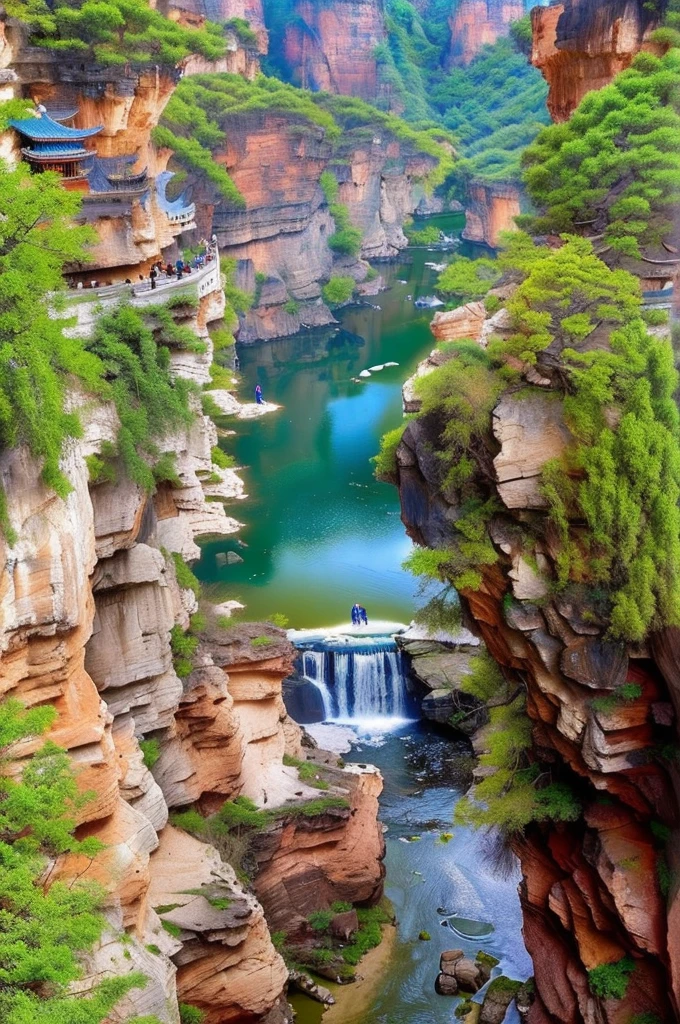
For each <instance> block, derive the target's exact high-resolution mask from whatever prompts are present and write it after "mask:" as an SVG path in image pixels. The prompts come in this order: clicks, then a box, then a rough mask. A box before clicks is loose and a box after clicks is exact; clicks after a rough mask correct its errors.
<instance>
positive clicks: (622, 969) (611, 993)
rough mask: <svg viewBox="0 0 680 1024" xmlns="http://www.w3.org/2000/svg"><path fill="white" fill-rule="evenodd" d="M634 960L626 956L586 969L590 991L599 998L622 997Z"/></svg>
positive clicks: (633, 966)
mask: <svg viewBox="0 0 680 1024" xmlns="http://www.w3.org/2000/svg"><path fill="white" fill-rule="evenodd" d="M634 970H635V963H634V961H633V960H632V959H631V958H630V957H628V956H626V957H624V958H623V959H622V960H618V961H617V962H616V963H613V964H601V965H600V966H599V967H593V969H592V970H590V971H588V985H589V987H590V991H591V992H592V993H593V995H595V996H599V998H600V999H623V997H624V996H625V994H626V990H627V989H628V982H629V980H630V975H631V974H632V973H633V971H634Z"/></svg>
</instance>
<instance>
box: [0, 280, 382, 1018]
mask: <svg viewBox="0 0 680 1024" xmlns="http://www.w3.org/2000/svg"><path fill="white" fill-rule="evenodd" d="M218 295H219V298H217V299H216V298H215V296H208V297H207V298H205V299H203V300H201V302H200V303H199V307H198V310H197V311H195V312H194V321H193V323H194V328H195V330H196V331H197V333H199V334H200V335H201V337H202V339H203V340H204V343H205V344H206V346H207V347H208V352H207V356H206V354H205V353H201V354H191V353H184V355H183V356H182V358H181V359H180V360H178V361H177V362H176V364H175V365H176V370H177V372H184V373H185V374H186V375H187V376H191V377H193V378H194V379H198V380H200V379H201V374H202V372H203V371H202V370H201V366H202V364H203V362H204V360H205V358H207V360H208V363H209V362H210V358H211V350H210V341H209V336H208V334H207V330H206V325H207V323H208V322H210V321H214V320H218V319H219V318H220V317H221V316H222V314H223V312H224V299H223V295H222V293H221V292H219V293H218ZM220 299H221V301H220ZM87 328H88V318H87V316H84V317H83V316H81V320H80V326H79V328H76V329H79V330H80V331H81V332H82V331H85V330H87ZM192 360H194V361H195V363H196V364H197V365H196V366H195V367H193V368H192V367H191V365H190V364H191V361H192ZM74 401H76V402H77V403H78V404H79V405H81V406H82V408H81V413H82V418H83V426H84V431H83V437H82V438H81V439H80V440H79V441H78V442H77V443H74V444H73V445H72V446H71V448H70V449H69V451H68V454H67V455H66V457H65V459H64V467H63V468H64V472H65V474H66V476H67V478H68V480H69V482H70V484H71V487H72V490H71V492H70V493H69V495H68V496H67V497H66V498H65V499H61V498H58V497H56V496H55V495H54V494H53V493H52V492H50V491H49V490H48V489H47V488H46V487H45V486H44V485H43V484H42V483H41V480H40V472H39V466H38V465H37V464H36V463H35V462H34V461H33V460H32V459H31V458H29V457H28V455H27V454H26V452H25V451H24V450H23V449H16V450H12V451H6V452H5V453H4V454H3V456H2V459H1V460H0V476H1V478H2V485H3V487H4V488H5V493H6V494H7V495H8V516H9V521H10V523H11V525H12V527H13V529H14V531H15V532H16V535H17V538H18V539H17V541H16V543H14V544H12V545H8V543H7V542H6V541H2V542H1V543H2V554H3V559H4V564H5V572H4V573H3V577H2V581H3V582H2V589H1V591H0V652H1V655H0V680H1V686H0V692H1V693H2V696H3V697H7V696H14V697H18V698H19V699H20V700H21V701H22V702H23V703H25V704H26V705H28V706H35V705H38V704H43V703H51V704H54V706H55V707H56V709H57V712H58V719H57V722H56V724H55V726H54V728H53V730H52V732H51V734H50V738H51V739H53V740H55V741H56V742H57V743H58V744H60V745H61V746H63V747H64V748H65V749H66V750H67V751H68V752H69V754H70V755H71V758H72V761H73V764H74V767H75V769H76V773H77V779H78V783H79V786H81V787H82V789H83V790H87V791H91V792H92V793H93V794H94V797H93V799H91V800H89V801H88V802H87V803H86V804H85V805H84V806H83V807H82V808H81V809H80V810H79V813H78V824H79V835H80V837H81V838H82V837H84V836H89V835H91V836H95V837H97V838H98V839H99V840H100V841H101V842H102V843H103V844H104V849H103V851H102V852H101V853H100V854H98V855H97V856H96V857H95V858H94V859H89V858H85V857H82V856H67V857H65V858H60V859H59V860H58V861H57V862H56V863H54V864H53V865H51V866H50V869H49V877H50V878H54V877H56V876H61V877H67V878H73V877H78V878H79V879H81V880H93V881H97V882H99V883H101V884H102V885H103V886H104V888H105V889H106V891H107V894H108V896H107V903H106V916H107V918H108V922H109V928H108V929H107V931H106V932H105V934H104V936H103V937H102V940H101V942H100V943H99V945H98V947H97V948H96V949H95V951H94V952H93V953H92V955H91V956H90V958H89V960H88V963H87V965H86V968H87V973H86V977H85V978H84V980H83V981H82V982H80V983H79V985H80V987H81V989H82V990H83V991H86V990H87V989H88V988H89V987H90V986H91V985H92V984H94V983H95V981H98V980H100V979H101V978H102V977H106V976H117V975H125V974H127V973H129V972H130V971H131V970H135V969H138V970H140V971H141V972H142V973H143V974H144V975H145V977H146V978H147V983H146V985H145V987H144V988H140V989H134V990H132V991H131V992H130V993H129V994H128V995H127V996H126V997H125V998H124V999H123V1000H122V1001H121V1002H120V1004H119V1005H118V1006H117V1007H116V1010H115V1012H114V1013H113V1014H112V1015H111V1016H110V1018H109V1019H110V1020H111V1022H112V1024H115V1022H116V1021H123V1020H127V1019H128V1018H129V1017H131V1016H138V1015H146V1014H154V1015H156V1016H157V1017H158V1019H159V1020H161V1021H162V1022H163V1024H179V1012H178V1003H179V1002H185V1003H190V1004H192V1005H195V1006H197V1007H199V1008H200V1009H201V1010H202V1011H203V1012H204V1013H205V1019H206V1021H208V1022H210V1024H224V1022H226V1021H245V1020H252V1021H255V1020H261V1019H264V1018H265V1017H266V1018H267V1020H268V1021H269V1022H270V1024H272V1022H274V1021H280V1020H284V1019H288V1009H287V1005H286V1002H285V989H286V985H287V980H288V971H287V969H286V967H285V965H284V963H283V960H282V959H281V957H280V956H279V954H278V953H277V952H276V951H275V949H274V947H273V945H272V942H271V939H270V933H269V927H268V924H267V921H266V920H265V916H264V910H263V907H262V903H261V902H259V901H258V898H257V896H256V895H255V894H254V893H253V891H252V890H247V889H245V888H244V886H243V884H242V883H241V882H239V881H238V880H237V878H236V875H235V873H234V870H233V869H232V867H231V866H230V864H229V863H228V860H227V859H226V853H225V854H224V856H223V855H221V854H220V853H219V852H218V851H217V850H216V849H214V848H213V847H212V846H211V845H210V844H207V843H205V842H202V841H199V840H198V839H195V838H193V837H192V836H190V835H188V834H187V833H186V832H183V831H181V830H178V829H175V828H172V827H171V826H170V825H168V814H169V809H171V808H173V807H186V806H187V805H190V804H191V805H198V806H201V807H202V808H205V810H206V811H207V812H209V811H211V810H215V809H217V808H218V807H219V806H220V805H221V804H222V803H223V802H224V800H225V799H226V798H233V797H235V796H238V795H244V796H249V797H250V798H252V799H253V800H255V801H256V802H257V803H258V804H260V805H263V804H267V805H268V806H270V807H276V806H279V805H282V804H288V803H290V802H292V803H293V804H295V803H297V802H299V801H300V799H302V800H309V799H310V798H313V797H316V796H318V792H317V791H316V790H314V789H310V788H309V787H308V786H306V785H304V784H302V783H301V782H300V780H299V779H298V774H297V769H296V768H290V767H285V766H284V764H283V756H284V754H288V755H290V756H292V757H294V758H297V757H300V756H303V757H304V754H303V752H302V750H301V746H300V730H299V728H298V727H297V726H295V725H294V723H292V722H291V721H290V720H289V719H288V717H287V715H286V712H285V708H284V705H283V700H282V697H281V685H282V681H283V679H284V677H285V676H286V675H288V673H289V672H290V668H291V664H292V655H293V649H292V647H291V645H290V644H289V643H288V641H287V640H286V638H285V635H284V634H283V633H282V631H281V630H278V629H275V628H274V627H272V626H267V625H266V624H256V625H254V626H248V625H241V626H239V627H235V628H233V629H231V630H228V631H225V630H224V629H223V628H222V626H221V625H219V624H218V619H217V618H216V617H215V616H214V615H213V616H212V617H211V618H210V620H209V621H210V623H211V625H209V626H208V627H207V628H203V627H200V628H202V629H203V633H202V634H201V642H200V645H199V647H198V650H197V652H196V654H195V656H194V659H193V667H192V670H191V671H190V673H189V674H188V675H187V674H186V672H185V671H182V673H181V676H180V675H178V674H177V671H176V670H175V657H174V655H173V647H172V637H171V630H173V628H175V627H177V628H179V629H180V630H181V631H184V630H186V629H187V628H189V627H190V625H191V622H192V621H193V620H191V618H190V617H191V615H192V614H193V613H194V612H195V611H196V610H197V600H196V596H195V594H194V592H193V591H192V590H191V589H187V588H186V587H183V586H182V585H181V584H180V583H179V582H178V578H177V566H176V562H175V559H174V557H173V553H176V554H178V555H183V556H184V557H185V558H188V559H192V558H195V557H196V556H197V555H198V548H197V546H196V538H197V537H199V536H203V535H212V536H215V535H218V534H219V533H224V532H231V531H232V530H234V529H237V528H238V523H236V521H235V520H233V519H232V518H231V517H229V516H228V515H227V513H226V511H225V508H224V506H223V504H222V503H221V502H219V501H217V502H216V501H208V500H206V495H207V494H210V493H211V491H212V490H213V489H214V476H215V474H216V473H221V474H222V475H223V476H224V475H225V474H229V473H232V474H233V471H230V470H219V469H218V467H216V466H214V465H213V464H212V459H211V449H212V448H213V447H214V445H215V444H216V442H217V436H216V431H215V427H214V425H213V424H212V423H211V421H210V420H208V419H207V418H206V417H204V416H202V415H200V414H199V413H197V415H196V417H195V420H194V423H193V424H192V426H191V427H190V428H188V429H187V430H186V431H183V432H180V433H178V434H177V435H176V436H175V437H172V438H170V437H168V438H165V439H164V444H165V445H166V446H167V447H168V448H169V449H170V450H172V451H174V452H175V453H176V469H177V479H176V480H173V481H172V482H171V483H165V484H163V485H161V486H160V487H159V489H158V490H157V492H156V493H155V494H154V495H153V496H150V495H148V494H146V493H144V492H142V491H141V489H140V488H139V487H138V486H137V485H135V484H133V483H132V482H130V481H129V480H127V478H126V477H125V474H124V472H123V470H122V467H119V469H120V472H119V474H118V478H117V480H116V481H114V482H102V483H93V482H91V481H90V480H89V479H88V466H87V462H86V459H87V457H88V456H89V455H92V454H94V453H97V452H99V451H100V450H101V448H102V444H103V443H104V442H112V441H114V440H115V438H116V436H117V430H118V421H117V416H116V413H115V409H114V408H113V407H112V406H109V405H99V406H96V405H92V403H89V402H85V404H82V400H80V401H79V400H78V399H77V398H76V397H74ZM192 628H193V627H192ZM196 628H199V627H196ZM255 638H257V641H258V642H257V644H255V643H253V640H254V639H255ZM141 739H147V740H154V741H155V745H156V751H157V757H156V758H155V759H154V763H153V764H152V765H151V767H152V769H153V771H151V770H149V768H148V767H146V765H145V757H144V756H143V753H142V748H140V745H139V741H140V740H141ZM33 749H34V743H32V742H28V741H25V742H23V743H22V744H20V745H18V746H17V748H16V749H15V750H14V751H13V754H14V757H15V759H16V761H17V763H18V764H20V763H21V761H22V760H23V759H24V758H25V757H27V756H28V755H29V754H30V753H31V752H32V750H33ZM336 774H337V778H336V780H335V784H334V792H335V793H337V794H338V797H339V796H340V795H341V796H342V798H343V800H342V803H343V807H344V806H345V802H346V804H347V810H346V811H343V812H342V813H340V814H339V815H337V814H336V817H335V819H333V820H331V821H329V820H327V819H324V818H319V819H315V820H312V819H309V821H307V819H305V821H306V823H307V827H306V828H304V827H302V826H301V825H299V824H298V825H295V826H293V827H292V828H288V829H286V827H285V825H282V826H280V827H279V831H278V833H277V834H276V836H274V837H273V838H272V840H271V842H270V847H269V849H268V851H267V852H266V855H265V854H263V858H264V861H266V869H265V868H264V867H263V871H262V879H263V881H262V882H261V883H258V884H261V885H262V889H263V899H265V897H266V896H267V894H268V893H269V892H272V893H275V894H276V893H281V892H284V893H288V897H287V899H286V898H284V899H282V898H281V896H280V895H279V896H277V897H276V899H272V907H273V914H274V917H275V918H276V919H277V921H285V924H286V926H289V925H290V923H291V921H292V922H293V923H294V922H296V921H297V920H298V919H299V914H300V907H302V904H301V903H299V902H298V900H297V898H296V897H293V896H292V893H294V892H296V886H298V887H300V886H302V887H304V884H305V879H306V880H309V878H310V872H311V877H312V879H313V883H314V890H313V894H312V896H311V900H310V901H308V902H310V906H311V907H312V909H318V908H321V907H324V906H326V905H327V903H328V902H329V901H331V900H333V899H337V898H353V899H357V900H370V899H371V898H373V897H374V896H375V895H376V893H379V891H380V888H381V882H382V873H383V871H382V866H381V857H382V852H383V851H382V834H381V832H380V830H379V827H378V824H377V820H376V813H377V795H378V793H379V791H380V778H379V776H377V775H373V774H371V773H366V774H365V776H364V775H361V776H356V775H354V774H351V773H349V772H348V773H345V772H342V771H339V770H338V771H337V772H336ZM345 796H346V797H347V799H346V801H345ZM356 844H360V845H362V848H363V849H364V851H365V856H364V857H363V859H362V860H361V862H359V861H357V859H356V857H353V858H352V865H353V867H352V871H351V877H349V878H348V861H349V858H348V856H347V853H348V850H350V849H353V847H354V846H355V845H356ZM265 902H266V900H265ZM277 915H278V916H277ZM163 922H165V924H164V923H163ZM123 931H124V932H125V933H126V934H125V935H124V936H123V939H124V941H123V940H122V939H121V933H122V932H123Z"/></svg>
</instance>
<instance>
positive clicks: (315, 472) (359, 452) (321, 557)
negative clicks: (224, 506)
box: [196, 214, 463, 627]
mask: <svg viewBox="0 0 680 1024" xmlns="http://www.w3.org/2000/svg"><path fill="white" fill-rule="evenodd" d="M432 220H433V219H432V218H431V219H430V220H429V223H432ZM434 221H435V223H436V224H437V225H438V226H441V227H442V228H443V229H444V230H445V231H446V232H447V234H453V233H459V232H460V231H461V230H462V227H463V218H462V217H461V216H460V215H451V214H449V215H444V216H441V217H437V218H434ZM409 255H410V256H411V257H412V262H400V263H396V264H395V263H392V264H388V265H381V266H380V267H379V269H380V272H381V274H382V275H383V277H384V279H385V281H386V283H387V284H388V285H389V290H388V291H386V292H382V293H380V294H379V295H377V296H375V297H372V298H370V299H369V300H368V302H370V303H372V304H373V305H377V306H380V307H381V308H380V309H373V308H371V307H370V306H368V305H360V306H350V307H348V308H346V309H343V310H342V311H341V312H340V314H339V319H340V326H339V327H331V328H324V329H321V330H315V331H305V332H301V333H300V334H297V335H295V336H294V337H291V338H282V339H280V340H278V341H271V342H261V343H259V344H256V345H251V346H247V347H240V348H239V357H240V361H241V373H242V377H243V385H242V388H241V396H242V398H244V399H245V400H247V401H252V395H253V391H254V388H255V384H256V383H257V382H258V381H259V383H260V384H261V386H262V389H263V393H264V397H265V399H267V400H268V401H272V402H276V403H277V404H279V405H281V406H283V408H282V409H281V410H280V411H279V412H274V413H271V414H269V415H267V416H264V417H262V418H261V419H256V420H246V421H240V422H239V423H238V425H237V436H236V437H235V438H234V439H233V440H232V439H227V441H224V442H222V444H223V446H224V447H225V449H226V450H227V451H231V452H233V454H234V455H235V456H236V459H237V462H238V464H239V465H241V466H243V467H244V470H243V473H242V476H243V479H244V480H245V483H246V490H247V492H248V495H249V497H248V499H247V500H245V501H242V502H240V503H239V504H238V505H236V506H235V507H232V508H231V509H230V514H231V515H234V516H236V518H237V519H239V520H240V521H242V522H243V523H244V524H245V527H244V529H243V530H242V531H241V532H240V534H239V535H238V536H239V538H240V540H242V541H244V542H245V543H246V544H247V545H248V546H247V547H246V548H244V547H241V546H240V544H239V542H238V541H237V540H236V539H230V538H227V539H223V538H222V539H219V540H216V541H214V542H211V543H206V544H204V546H203V557H202V559H201V561H200V563H199V566H198V569H197V570H196V572H197V575H198V577H199V579H200V580H201V581H202V582H203V583H206V584H213V585H215V586H214V587H213V589H214V591H215V594H216V596H217V597H221V598H222V599H224V598H226V597H229V598H236V599H238V600H240V601H242V602H243V603H244V604H245V605H246V607H247V616H248V618H249V619H260V618H266V617H267V616H268V615H271V614H272V612H281V613H283V614H284V615H286V616H287V617H288V619H289V622H290V625H291V626H293V627H314V626H328V625H332V624H335V623H339V622H343V621H346V620H347V619H348V618H349V609H350V607H351V606H352V604H354V602H355V601H358V602H359V603H360V604H363V605H364V606H365V607H366V608H367V609H368V614H369V617H370V618H372V619H374V620H375V619H381V620H389V621H397V622H408V621H410V618H411V616H412V613H413V607H414V597H415V590H416V584H415V582H414V580H413V579H412V577H410V576H409V575H408V574H407V573H406V572H404V571H403V570H402V569H401V562H402V561H403V559H404V558H405V557H406V555H407V554H408V552H409V550H410V542H409V540H408V538H407V537H406V534H405V532H404V528H403V526H402V524H401V521H400V518H399V498H398V496H397V493H396V490H395V489H394V487H391V486H390V485H389V484H384V483H379V482H378V481H376V480H375V478H374V477H373V470H372V466H371V463H370V461H369V460H370V458H371V456H372V455H375V453H376V452H377V450H378V446H379V441H380V437H381V436H382V434H384V433H385V431H387V430H390V429H392V428H393V427H396V426H397V425H398V424H399V422H400V421H401V418H402V406H401V385H402V383H403V381H404V380H405V379H406V377H408V376H409V375H410V374H411V373H412V372H413V370H414V369H415V367H416V365H417V364H418V362H419V361H420V360H421V359H422V358H423V357H424V356H425V355H426V354H427V353H428V352H429V351H430V350H431V348H432V335H431V333H430V329H429V324H430V320H431V319H432V311H431V310H429V309H417V308H415V307H414V305H413V300H414V299H416V298H418V297H419V296H424V295H431V294H432V293H433V285H434V282H435V280H436V277H437V274H436V272H435V271H433V270H431V269H430V268H428V267H426V266H425V263H426V262H437V261H444V260H446V259H448V258H449V256H447V254H443V253H441V252H436V251H432V250H427V249H413V250H410V251H409ZM400 282H405V283H403V284H402V283H400ZM409 295H410V296H412V298H411V299H409V298H408V296H409ZM386 362H396V363H398V364H399V365H398V366H393V367H388V368H386V369H384V370H381V371H380V372H379V373H376V374H374V375H372V376H371V377H369V378H365V382H362V383H361V384H354V383H352V381H351V378H352V377H358V375H359V373H360V371H361V370H364V369H368V368H369V367H371V366H375V365H380V364H383V363H386ZM228 550H233V551H236V552H237V553H238V554H239V555H241V557H242V558H243V559H244V561H243V563H241V564H236V565H229V564H227V565H218V561H217V558H216V556H217V555H218V553H219V552H224V551H228Z"/></svg>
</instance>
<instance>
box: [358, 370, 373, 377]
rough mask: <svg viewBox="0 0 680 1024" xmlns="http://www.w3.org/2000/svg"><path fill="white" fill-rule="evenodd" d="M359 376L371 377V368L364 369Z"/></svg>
mask: <svg viewBox="0 0 680 1024" xmlns="http://www.w3.org/2000/svg"><path fill="white" fill-rule="evenodd" d="M359 376H360V377H370V376H371V373H370V370H362V371H361V373H360V374H359Z"/></svg>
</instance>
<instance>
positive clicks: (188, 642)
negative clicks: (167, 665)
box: [170, 626, 198, 679]
mask: <svg viewBox="0 0 680 1024" xmlns="http://www.w3.org/2000/svg"><path fill="white" fill-rule="evenodd" d="M197 647H198V637H195V636H192V635H191V634H190V633H188V632H187V633H185V632H184V630H183V629H182V627H181V626H173V627H172V629H171V630H170V649H171V651H172V663H173V667H174V669H175V672H176V674H177V675H178V676H179V678H180V679H186V677H187V676H188V675H190V674H191V672H192V670H193V667H194V664H193V657H194V654H195V653H196V648H197Z"/></svg>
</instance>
